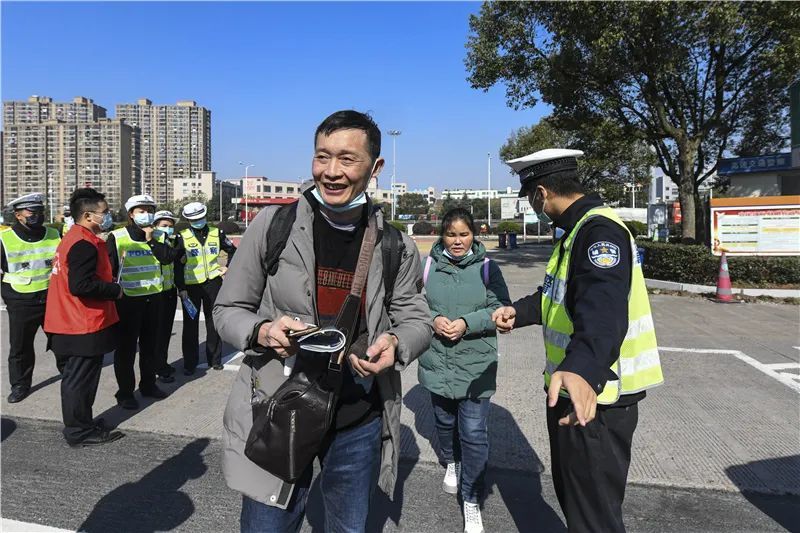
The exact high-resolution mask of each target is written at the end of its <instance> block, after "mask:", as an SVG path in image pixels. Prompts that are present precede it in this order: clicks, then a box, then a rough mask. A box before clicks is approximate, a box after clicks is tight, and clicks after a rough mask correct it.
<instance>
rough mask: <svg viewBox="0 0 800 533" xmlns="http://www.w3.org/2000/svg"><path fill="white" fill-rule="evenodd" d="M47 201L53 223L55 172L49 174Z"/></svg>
mask: <svg viewBox="0 0 800 533" xmlns="http://www.w3.org/2000/svg"><path fill="white" fill-rule="evenodd" d="M47 203H48V204H49V205H50V223H51V224H52V223H53V173H52V172H49V173H48V174H47Z"/></svg>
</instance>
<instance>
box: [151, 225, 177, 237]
mask: <svg viewBox="0 0 800 533" xmlns="http://www.w3.org/2000/svg"><path fill="white" fill-rule="evenodd" d="M173 231H175V229H174V228H173V227H172V226H162V227H160V228H155V229H153V235H155V236H156V237H160V236H162V235H166V236H167V237H168V238H169V237H172V232H173Z"/></svg>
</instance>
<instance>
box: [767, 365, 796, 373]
mask: <svg viewBox="0 0 800 533" xmlns="http://www.w3.org/2000/svg"><path fill="white" fill-rule="evenodd" d="M764 366H766V367H767V368H771V369H772V370H776V371H777V370H800V363H768V364H765V365H764Z"/></svg>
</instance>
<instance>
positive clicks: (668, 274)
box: [637, 241, 800, 287]
mask: <svg viewBox="0 0 800 533" xmlns="http://www.w3.org/2000/svg"><path fill="white" fill-rule="evenodd" d="M637 245H638V246H640V247H642V248H644V249H645V258H644V265H643V271H644V276H645V277H646V278H653V279H660V280H664V281H676V282H680V283H694V284H698V285H715V284H716V282H717V273H718V272H719V257H717V256H714V255H711V252H710V250H709V249H708V248H706V247H705V246H699V245H689V244H665V243H658V242H649V241H639V242H637ZM728 271H729V272H730V276H731V281H732V282H733V284H734V285H754V286H758V287H764V286H770V285H800V259H798V258H796V257H729V258H728Z"/></svg>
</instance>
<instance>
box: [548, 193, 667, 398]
mask: <svg viewBox="0 0 800 533" xmlns="http://www.w3.org/2000/svg"><path fill="white" fill-rule="evenodd" d="M598 216H602V217H606V218H608V219H610V220H612V221H614V222H615V223H617V224H619V225H620V227H622V228H624V229H625V232H626V233H627V234H628V235H629V236H630V242H631V251H632V257H633V268H632V269H631V273H632V275H631V289H630V293H629V295H628V332H627V334H626V335H625V340H624V341H623V342H622V346H621V348H620V354H619V358H618V359H617V360H616V361H614V364H612V365H611V370H612V371H613V372H614V373H615V374H616V375H617V376H618V377H619V379H617V380H613V381H608V382H607V383H606V386H605V388H604V389H603V391H602V393H601V394H600V395H599V396H598V398H597V402H598V403H600V404H605V405H610V404H613V403H615V402H616V401H617V400H618V399H619V396H620V395H621V394H633V393H635V392H640V391H643V390H646V389H649V388H651V387H654V386H656V385H659V384H661V383H663V381H664V376H663V374H662V371H661V361H660V359H659V355H658V345H657V343H656V332H655V326H654V324H653V316H652V314H651V312H650V300H649V298H648V297H647V288H646V286H645V282H644V275H643V274H642V265H641V264H640V263H639V255H638V253H637V250H636V243H635V241H634V240H633V237H632V236H631V235H630V231H628V228H627V227H625V224H624V223H623V222H622V220H620V218H619V217H618V216H617V215H616V213H614V211H613V210H612V209H610V208H608V207H596V208H594V209H590V210H589V211H588V212H587V213H586V214H585V215H584V216H583V217H581V219H580V220H579V221H578V223H577V224H575V227H574V228H573V229H572V231H571V232H570V233H569V235H565V236H564V237H562V238H563V239H564V242H563V255H562V252H561V251H562V246H559V245H558V244H557V245H556V247H555V249H554V250H553V254H552V255H551V256H550V261H549V262H548V263H547V273H546V275H545V282H544V286H543V287H542V324H543V332H544V346H545V352H546V355H547V363H546V366H545V373H544V382H545V386H546V387H549V386H550V376H551V375H552V374H553V372H555V371H556V370H557V369H558V365H560V364H561V362H562V361H563V360H564V357H565V355H566V349H567V345H569V342H570V339H571V336H572V333H573V332H574V331H575V329H574V326H573V323H572V319H571V318H570V316H569V313H568V312H567V309H566V306H565V296H566V293H567V286H568V284H569V280H568V279H567V276H568V274H569V264H570V257H571V253H572V243H573V242H574V240H575V236H576V235H577V234H578V231H580V229H581V226H583V224H585V223H586V221H588V220H590V219H591V218H593V217H598ZM561 395H562V396H568V394H567V393H566V392H565V391H563V390H562V391H561Z"/></svg>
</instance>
